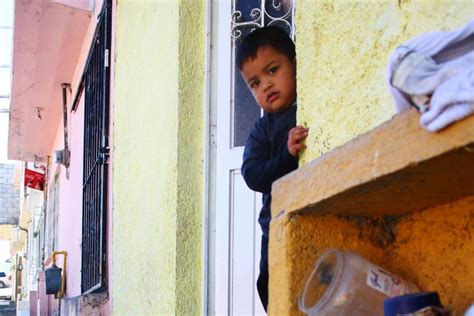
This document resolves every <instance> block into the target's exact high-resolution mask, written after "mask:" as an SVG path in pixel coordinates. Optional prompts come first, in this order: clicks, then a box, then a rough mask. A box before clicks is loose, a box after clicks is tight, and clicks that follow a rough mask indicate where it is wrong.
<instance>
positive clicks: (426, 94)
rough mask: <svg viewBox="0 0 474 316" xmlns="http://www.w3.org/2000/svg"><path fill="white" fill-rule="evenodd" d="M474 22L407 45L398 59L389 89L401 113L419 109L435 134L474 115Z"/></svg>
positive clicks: (396, 55)
mask: <svg viewBox="0 0 474 316" xmlns="http://www.w3.org/2000/svg"><path fill="white" fill-rule="evenodd" d="M473 74H474V20H473V21H471V22H470V23H468V24H467V25H466V26H465V27H464V28H462V29H460V30H457V31H453V32H433V33H428V34H423V35H420V36H417V37H414V38H413V39H411V40H409V41H407V42H406V43H405V44H403V45H402V46H400V47H398V48H397V49H396V50H395V52H394V53H393V54H392V56H391V57H390V60H389V65H388V81H389V89H390V91H391V93H392V95H393V96H394V99H395V105H396V109H397V111H398V112H401V111H404V110H406V109H407V108H409V107H410V106H415V107H417V108H418V110H419V111H420V112H421V113H422V116H421V118H420V123H421V125H422V126H423V127H425V128H426V129H427V130H429V131H431V132H436V131H438V130H440V129H442V128H444V127H446V126H448V125H449V124H451V123H453V122H455V121H457V120H460V119H462V118H464V117H466V116H468V115H470V114H473V113H474V75H473Z"/></svg>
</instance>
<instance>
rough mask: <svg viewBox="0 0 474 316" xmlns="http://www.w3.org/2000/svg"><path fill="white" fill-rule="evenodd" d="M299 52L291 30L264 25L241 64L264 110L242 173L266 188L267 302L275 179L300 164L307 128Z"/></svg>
mask: <svg viewBox="0 0 474 316" xmlns="http://www.w3.org/2000/svg"><path fill="white" fill-rule="evenodd" d="M295 57H296V53H295V45H294V43H293V41H292V40H291V38H290V37H289V36H288V35H287V34H286V32H285V31H284V30H282V29H280V28H278V27H275V26H268V27H262V28H260V29H257V30H255V31H253V32H252V33H250V34H249V35H248V36H247V37H246V38H245V39H244V40H243V42H242V44H241V46H240V47H239V51H238V54H237V58H238V60H237V64H238V66H239V69H240V72H241V74H242V77H243V78H244V80H245V82H246V83H247V86H248V88H249V89H250V91H251V92H252V94H253V96H254V98H255V100H256V101H257V103H258V105H259V106H260V107H261V108H262V109H263V110H264V112H265V113H264V115H263V116H262V117H261V118H260V119H259V120H258V121H257V122H256V123H255V127H254V128H253V130H252V131H251V132H250V135H249V138H248V140H247V143H246V145H245V150H244V157H243V160H244V161H243V164H242V169H241V170H242V175H243V177H244V179H245V182H246V183H247V185H248V186H249V188H250V189H252V190H254V191H258V192H261V193H263V197H262V202H263V207H262V209H261V211H260V215H259V218H258V222H259V223H260V226H261V227H262V232H263V234H262V250H261V259H260V275H259V276H258V280H257V290H258V294H259V296H260V300H261V301H262V304H263V306H264V308H265V310H267V305H268V237H269V226H270V220H271V212H270V204H271V199H272V197H271V187H272V183H273V181H275V180H276V179H278V178H280V177H282V176H284V175H285V174H287V173H289V172H291V171H293V170H295V169H296V168H298V158H297V155H298V151H299V150H300V149H304V148H305V147H306V146H305V145H304V144H301V143H300V142H301V141H302V140H303V139H305V138H306V136H307V135H308V129H307V128H303V127H301V126H296V59H295Z"/></svg>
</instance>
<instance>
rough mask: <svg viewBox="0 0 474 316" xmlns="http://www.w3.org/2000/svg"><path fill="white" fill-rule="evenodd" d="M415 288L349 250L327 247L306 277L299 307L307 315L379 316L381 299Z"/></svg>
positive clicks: (416, 289)
mask: <svg viewBox="0 0 474 316" xmlns="http://www.w3.org/2000/svg"><path fill="white" fill-rule="evenodd" d="M418 291H419V290H418V288H417V287H416V286H415V285H413V284H412V283H410V282H407V281H405V280H402V279H400V278H399V277H397V276H395V275H394V274H392V273H390V272H388V271H387V270H385V269H382V268H381V267H379V266H377V265H374V264H372V263H370V262H369V261H367V260H365V259H364V258H362V257H360V256H359V255H357V254H355V253H353V252H347V251H340V250H337V249H329V250H327V251H325V252H324V253H323V254H322V255H321V256H320V257H319V259H318V260H317V261H316V264H315V267H314V269H313V271H312V272H311V274H310V275H309V277H308V279H307V280H306V284H305V286H304V288H303V291H302V293H301V295H300V299H299V307H300V310H301V311H303V312H304V313H306V314H307V315H318V316H324V315H328V316H329V315H331V316H332V315H334V316H342V315H353V316H357V315H361V316H362V315H363V316H376V315H377V316H383V314H384V300H385V299H387V298H389V297H394V296H398V295H403V294H408V293H414V292H418Z"/></svg>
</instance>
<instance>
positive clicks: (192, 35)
mask: <svg viewBox="0 0 474 316" xmlns="http://www.w3.org/2000/svg"><path fill="white" fill-rule="evenodd" d="M204 17H205V7H204V1H174V0H169V1H129V0H119V1H118V4H117V16H116V56H115V61H116V65H115V93H114V118H113V121H114V124H113V130H114V144H113V179H114V180H113V186H114V187H113V189H114V209H113V219H112V220H113V232H112V234H113V251H112V255H113V274H112V275H113V280H112V286H113V288H112V311H113V314H115V315H132V314H133V315H158V314H160V315H161V314H170V315H171V314H178V315H196V314H199V313H200V310H201V295H202V293H201V292H202V291H201V287H202V280H201V275H202V263H201V261H202V254H201V249H202V240H201V234H202V223H201V218H202V214H203V204H204V203H203V199H204V188H203V177H204V166H203V160H204V144H205V141H204V139H205V135H204V130H205V129H204V120H205V116H204V113H205V110H204V107H205V102H204V94H203V91H204V83H205V80H204V73H205V71H204V65H205V59H204V47H205V46H204V45H205V31H204V21H205V18H204Z"/></svg>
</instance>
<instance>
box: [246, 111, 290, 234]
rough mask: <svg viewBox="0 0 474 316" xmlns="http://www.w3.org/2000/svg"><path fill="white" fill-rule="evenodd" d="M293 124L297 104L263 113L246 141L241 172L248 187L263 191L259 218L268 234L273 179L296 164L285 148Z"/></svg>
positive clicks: (282, 174) (264, 231) (265, 232)
mask: <svg viewBox="0 0 474 316" xmlns="http://www.w3.org/2000/svg"><path fill="white" fill-rule="evenodd" d="M295 126H296V105H293V106H290V107H289V108H288V109H286V110H284V111H283V112H278V113H265V114H264V115H263V116H262V117H261V118H260V119H258V121H257V122H256V123H255V126H254V128H253V130H252V131H251V132H250V135H249V138H248V139H247V143H246V144H245V150H244V157H243V160H244V161H243V164H242V169H241V170H242V175H243V177H244V179H245V182H246V183H247V185H248V187H249V188H250V189H252V190H254V191H257V192H261V193H263V196H262V204H263V206H262V209H261V211H260V215H259V217H258V222H259V223H260V226H261V227H262V231H263V235H264V236H265V237H267V238H268V237H269V234H268V233H269V227H270V220H271V217H272V215H271V212H270V205H271V201H272V196H271V189H272V183H273V181H275V180H277V179H278V178H280V177H282V176H284V175H285V174H287V173H289V172H291V171H293V170H295V169H296V168H298V159H297V157H294V156H292V155H291V154H290V152H289V151H288V145H287V142H288V132H289V131H290V129H292V128H293V127H295Z"/></svg>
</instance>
